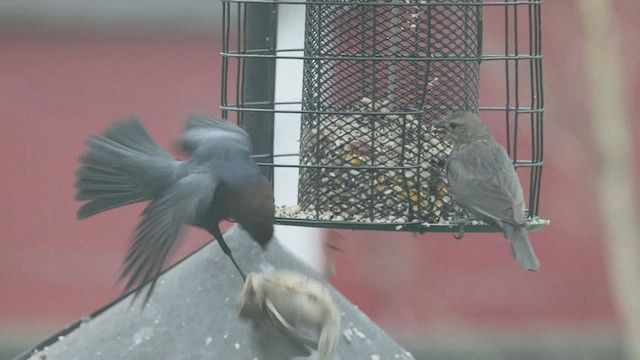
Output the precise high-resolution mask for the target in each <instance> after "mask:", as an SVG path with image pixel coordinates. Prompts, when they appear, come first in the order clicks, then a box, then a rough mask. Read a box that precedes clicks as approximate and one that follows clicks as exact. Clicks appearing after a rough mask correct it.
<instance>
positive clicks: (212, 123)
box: [177, 116, 251, 154]
mask: <svg viewBox="0 0 640 360" xmlns="http://www.w3.org/2000/svg"><path fill="white" fill-rule="evenodd" d="M177 144H178V147H179V148H180V150H182V151H184V152H186V153H187V154H192V153H194V152H195V150H196V149H197V148H199V147H202V146H203V145H205V144H206V145H208V146H213V147H222V146H226V145H228V144H235V145H236V146H240V148H241V149H242V150H244V151H246V152H247V153H248V154H251V139H250V138H249V135H248V134H247V133H246V132H245V131H244V130H242V129H241V128H240V127H239V126H237V125H236V124H234V123H232V122H230V121H226V120H220V119H215V118H211V117H206V116H191V117H190V118H189V119H188V120H187V127H186V129H185V130H184V132H183V133H182V134H181V135H180V137H179V138H178V140H177Z"/></svg>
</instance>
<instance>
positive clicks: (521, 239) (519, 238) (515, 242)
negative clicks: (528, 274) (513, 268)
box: [504, 224, 540, 271]
mask: <svg viewBox="0 0 640 360" xmlns="http://www.w3.org/2000/svg"><path fill="white" fill-rule="evenodd" d="M504 230H505V235H506V236H507V238H508V239H509V240H510V241H511V251H512V253H513V258H514V259H515V261H516V262H517V263H518V266H520V267H521V268H522V269H524V270H531V271H538V269H539V268H540V261H539V260H538V257H537V256H536V253H535V252H534V251H533V247H532V246H531V243H530V242H529V238H528V237H527V231H526V230H525V228H524V227H520V226H514V225H511V224H505V227H504Z"/></svg>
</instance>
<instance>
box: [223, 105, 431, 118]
mask: <svg viewBox="0 0 640 360" xmlns="http://www.w3.org/2000/svg"><path fill="white" fill-rule="evenodd" d="M220 108H221V109H222V110H229V111H249V112H273V113H285V114H287V113H289V114H290V113H293V114H321V115H362V116H365V115H370V116H389V115H398V116H400V115H420V114H422V113H424V110H409V111H389V112H381V111H369V112H366V111H332V110H274V109H261V108H249V109H247V108H240V107H238V106H237V105H222V106H220Z"/></svg>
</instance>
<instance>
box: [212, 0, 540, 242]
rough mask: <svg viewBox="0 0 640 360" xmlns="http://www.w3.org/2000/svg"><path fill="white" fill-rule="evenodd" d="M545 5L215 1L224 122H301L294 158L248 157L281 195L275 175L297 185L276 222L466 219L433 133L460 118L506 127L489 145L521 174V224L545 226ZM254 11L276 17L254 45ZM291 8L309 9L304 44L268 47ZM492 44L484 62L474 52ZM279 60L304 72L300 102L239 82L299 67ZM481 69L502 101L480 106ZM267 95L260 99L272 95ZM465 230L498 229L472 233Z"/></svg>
mask: <svg viewBox="0 0 640 360" xmlns="http://www.w3.org/2000/svg"><path fill="white" fill-rule="evenodd" d="M540 6H541V3H540V0H531V1H515V0H505V1H499V2H498V1H492V2H489V1H484V2H483V1H482V0H452V1H436V0H418V1H416V0H404V1H399V0H392V1H372V0H363V1H351V0H348V1H335V0H326V1H325V0H311V1H284V0H275V1H267V0H223V14H224V15H223V18H224V21H223V27H224V32H223V73H222V79H223V86H222V110H223V116H225V117H227V118H230V119H232V120H238V122H239V123H240V124H241V125H244V126H249V127H251V126H253V127H256V126H258V127H260V126H263V125H264V123H268V122H271V123H273V121H274V118H276V121H289V122H290V123H289V124H290V125H289V126H296V127H297V126H299V134H298V136H299V143H298V145H297V149H296V150H297V152H295V153H286V152H284V153H283V152H279V151H278V150H277V144H274V142H273V139H271V143H270V144H271V145H270V146H268V147H267V148H263V149H262V151H259V154H257V155H256V156H257V158H258V161H259V162H260V163H261V165H263V166H264V167H265V168H268V169H269V171H267V173H268V175H269V176H270V177H271V178H272V180H273V181H274V182H276V184H275V186H276V188H277V186H278V184H277V181H278V176H277V173H278V171H280V170H281V171H288V173H289V174H291V171H294V172H295V176H296V178H297V197H296V201H295V204H278V203H276V205H277V206H279V207H278V211H277V214H276V216H277V222H278V223H281V224H293V225H303V226H321V227H337V228H357V229H387V230H406V231H419V232H424V231H449V230H451V229H452V225H450V224H449V220H451V219H453V218H457V217H459V216H461V215H462V213H461V212H462V210H461V209H460V208H459V207H458V206H457V205H456V204H455V200H454V199H453V198H452V196H450V193H449V188H448V185H447V182H446V175H445V173H444V164H445V163H446V158H447V156H448V154H449V152H450V146H449V145H448V144H447V143H446V142H444V141H443V140H442V139H441V138H440V137H438V136H436V134H435V133H434V132H433V131H432V130H431V126H432V125H433V124H434V123H435V122H437V121H439V120H440V119H442V118H443V117H444V116H446V115H447V114H448V113H450V112H452V111H455V110H465V111H473V112H478V111H479V112H480V116H481V117H483V118H485V121H487V119H491V120H492V121H494V122H495V120H502V121H504V122H503V124H504V125H503V126H502V125H501V126H500V128H501V129H502V131H503V133H504V134H503V137H504V140H505V142H506V143H505V142H502V141H501V140H502V139H501V138H500V137H499V136H496V137H497V139H498V141H501V142H502V143H503V145H505V147H506V148H507V149H508V151H509V154H510V156H511V157H512V158H513V160H514V165H515V166H516V167H517V168H521V169H520V170H519V173H524V172H525V171H527V172H528V181H523V187H524V190H525V193H526V190H527V188H528V190H529V191H528V202H527V203H528V205H529V208H528V216H529V218H530V223H531V224H530V227H533V228H537V227H541V226H543V225H544V224H546V221H543V220H540V219H538V208H539V194H540V184H541V183H540V178H541V170H542V113H543V101H542V64H541V61H542V55H541V34H540ZM257 7H262V9H261V17H260V19H261V20H260V21H268V20H269V19H265V16H266V17H271V21H272V22H271V26H267V27H263V28H262V32H261V33H260V34H259V36H257V38H258V39H262V41H255V40H254V39H255V38H256V36H255V34H252V30H251V26H252V24H254V21H252V20H251V19H256V18H257V17H256V16H255V15H252V11H253V10H255V9H256V8H257ZM288 7H298V8H301V9H302V11H303V12H304V40H303V41H302V43H301V44H300V47H287V46H286V45H288V43H286V44H284V45H281V44H280V41H279V40H277V39H279V38H278V37H277V35H279V34H277V32H278V28H280V27H281V25H282V23H283V22H286V21H288V20H287V19H286V16H283V13H285V11H283V9H284V8H288ZM302 11H301V12H300V13H302ZM283 17H284V18H283ZM488 24H490V25H491V26H487V25H488ZM485 28H488V29H485ZM265 29H266V31H265ZM487 30H490V31H487ZM280 35H281V34H280ZM487 39H490V45H491V50H492V53H491V54H485V53H484V52H483V42H485V43H486V42H487ZM276 43H278V45H277V46H276ZM496 44H499V45H496ZM485 45H486V44H485ZM494 51H495V52H494ZM278 61H282V62H285V61H286V62H287V64H293V62H298V63H299V64H300V65H301V73H302V74H301V77H300V81H301V83H302V84H301V88H300V89H301V98H299V101H277V100H276V99H275V98H274V97H273V92H271V93H270V95H265V94H267V93H268V91H266V92H264V93H263V94H262V95H260V94H258V93H256V89H255V88H253V87H251V86H248V83H247V81H248V79H249V77H253V78H255V77H256V73H255V69H261V70H260V71H259V76H261V79H262V81H275V78H276V77H278V76H286V73H287V72H288V71H290V68H293V67H295V66H293V65H292V66H290V67H277V63H278ZM485 68H486V69H487V70H486V73H487V76H489V77H491V78H490V79H488V80H483V81H487V82H489V81H490V82H491V86H494V87H495V86H496V85H497V86H498V87H499V89H497V90H496V89H494V90H493V91H494V92H495V91H498V93H500V94H501V95H500V98H499V99H498V100H496V99H495V96H493V98H492V99H490V101H492V102H493V103H489V104H487V105H486V106H485V104H481V102H480V94H481V89H482V88H483V84H484V82H483V81H481V79H483V77H484V76H485V75H484V69H485ZM252 69H253V70H252ZM265 69H270V70H269V71H266V70H265ZM276 69H277V70H276ZM481 70H482V72H481ZM252 71H253V72H254V73H253V74H252V73H251V72H252ZM269 74H271V76H269ZM496 74H499V75H500V76H496ZM481 75H482V76H481ZM265 79H266V80H265ZM263 85H265V84H263ZM267 85H268V86H267V87H264V86H263V88H262V89H263V90H264V89H266V90H269V89H271V90H273V86H274V85H273V84H267ZM283 114H285V115H286V116H281V115H283ZM278 116H280V119H282V120H278V119H277V118H278ZM291 119H294V120H295V121H293V120H291ZM256 124H257V125H256ZM260 124H262V125H260ZM276 128H277V126H276ZM271 129H273V127H271ZM254 133H255V132H254ZM262 134H264V135H268V136H273V132H271V133H268V132H266V133H265V132H262ZM276 135H277V130H276ZM275 143H278V141H276V142H275ZM523 153H525V154H526V157H527V158H526V159H524V158H523V157H524V156H525V155H523ZM523 179H525V180H526V178H525V177H523ZM466 231H496V229H495V228H492V227H490V226H487V225H483V224H471V226H468V227H467V228H466Z"/></svg>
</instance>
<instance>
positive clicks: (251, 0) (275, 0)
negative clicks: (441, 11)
mask: <svg viewBox="0 0 640 360" xmlns="http://www.w3.org/2000/svg"><path fill="white" fill-rule="evenodd" d="M540 1H541V0H519V1H513V2H499V1H483V2H479V3H458V2H453V1H442V2H437V3H422V2H405V1H403V2H394V1H389V2H362V1H317V0H311V1H300V0H293V1H282V0H222V2H223V3H238V4H273V5H280V4H282V5H359V6H420V7H431V6H459V7H478V6H523V5H540Z"/></svg>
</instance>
